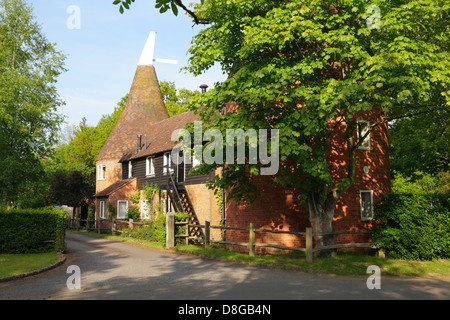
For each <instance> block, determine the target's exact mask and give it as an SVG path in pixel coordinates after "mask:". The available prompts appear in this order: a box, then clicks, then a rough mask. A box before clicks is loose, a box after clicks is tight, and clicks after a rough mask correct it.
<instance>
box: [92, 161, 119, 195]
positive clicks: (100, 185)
mask: <svg viewBox="0 0 450 320" xmlns="http://www.w3.org/2000/svg"><path fill="white" fill-rule="evenodd" d="M96 164H97V166H96V175H95V179H96V185H95V191H96V192H100V191H102V190H104V189H106V188H107V187H109V186H110V185H112V184H113V183H114V182H117V181H119V180H121V179H122V163H119V159H112V160H100V161H97V162H96ZM101 164H103V165H105V166H106V179H105V180H99V179H98V166H99V165H101Z"/></svg>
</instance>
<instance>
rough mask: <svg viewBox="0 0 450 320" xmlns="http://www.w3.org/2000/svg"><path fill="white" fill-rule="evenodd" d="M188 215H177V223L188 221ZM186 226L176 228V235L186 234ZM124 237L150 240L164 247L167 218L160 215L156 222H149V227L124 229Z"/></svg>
mask: <svg viewBox="0 0 450 320" xmlns="http://www.w3.org/2000/svg"><path fill="white" fill-rule="evenodd" d="M186 218H187V215H186V214H184V213H176V214H175V222H181V221H186ZM185 228H186V226H176V228H175V233H176V234H184V232H185V230H186V229H185ZM122 236H124V237H129V238H134V239H141V240H148V241H153V242H158V243H160V244H162V245H165V243H166V216H165V215H164V214H159V215H158V216H157V217H156V219H155V220H152V221H148V226H146V227H140V228H134V229H124V230H123V232H122Z"/></svg>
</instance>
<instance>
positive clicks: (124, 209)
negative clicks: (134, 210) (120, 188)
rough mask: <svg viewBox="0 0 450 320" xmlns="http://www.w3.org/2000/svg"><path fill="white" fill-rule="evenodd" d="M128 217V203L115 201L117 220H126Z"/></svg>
mask: <svg viewBox="0 0 450 320" xmlns="http://www.w3.org/2000/svg"><path fill="white" fill-rule="evenodd" d="M127 215H128V201H127V200H118V201H117V219H126V217H127Z"/></svg>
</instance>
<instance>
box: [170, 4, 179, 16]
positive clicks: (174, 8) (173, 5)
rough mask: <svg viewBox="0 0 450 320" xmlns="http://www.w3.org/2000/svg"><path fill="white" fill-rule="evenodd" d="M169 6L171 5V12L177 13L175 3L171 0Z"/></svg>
mask: <svg viewBox="0 0 450 320" xmlns="http://www.w3.org/2000/svg"><path fill="white" fill-rule="evenodd" d="M171 6H172V12H173V14H174V15H176V16H177V15H178V8H177V5H176V4H175V2H172V3H171Z"/></svg>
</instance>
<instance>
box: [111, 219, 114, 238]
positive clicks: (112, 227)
mask: <svg viewBox="0 0 450 320" xmlns="http://www.w3.org/2000/svg"><path fill="white" fill-rule="evenodd" d="M114 231H115V229H114V218H112V219H111V234H112V235H114Z"/></svg>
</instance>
